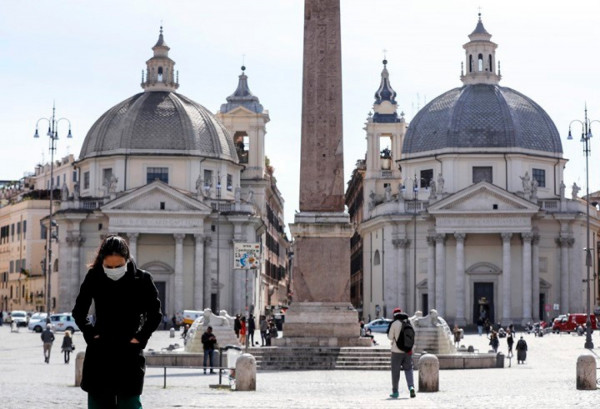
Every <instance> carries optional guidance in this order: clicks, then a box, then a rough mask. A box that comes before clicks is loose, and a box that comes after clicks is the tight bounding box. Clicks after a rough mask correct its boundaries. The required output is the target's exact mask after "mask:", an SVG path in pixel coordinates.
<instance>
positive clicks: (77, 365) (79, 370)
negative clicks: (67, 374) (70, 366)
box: [75, 351, 85, 386]
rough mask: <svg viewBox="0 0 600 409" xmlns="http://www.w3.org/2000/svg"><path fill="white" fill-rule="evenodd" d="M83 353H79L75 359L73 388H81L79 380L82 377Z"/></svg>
mask: <svg viewBox="0 0 600 409" xmlns="http://www.w3.org/2000/svg"><path fill="white" fill-rule="evenodd" d="M84 358H85V352H83V351H80V352H78V353H77V357H75V386H81V378H82V376H83V360H84Z"/></svg>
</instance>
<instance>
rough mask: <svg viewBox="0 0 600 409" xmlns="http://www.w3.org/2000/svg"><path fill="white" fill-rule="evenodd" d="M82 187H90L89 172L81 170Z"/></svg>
mask: <svg viewBox="0 0 600 409" xmlns="http://www.w3.org/2000/svg"><path fill="white" fill-rule="evenodd" d="M83 188H84V189H89V188H90V172H89V171H88V172H83Z"/></svg>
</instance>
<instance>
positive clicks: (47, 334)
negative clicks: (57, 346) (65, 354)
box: [42, 324, 54, 364]
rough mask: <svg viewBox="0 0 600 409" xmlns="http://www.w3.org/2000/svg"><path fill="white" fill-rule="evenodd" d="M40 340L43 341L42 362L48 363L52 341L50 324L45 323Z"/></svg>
mask: <svg viewBox="0 0 600 409" xmlns="http://www.w3.org/2000/svg"><path fill="white" fill-rule="evenodd" d="M42 342H43V343H44V362H46V363H47V364H49V363H50V351H51V350H52V343H53V342H54V333H53V332H52V326H51V325H50V324H46V329H45V330H44V331H43V332H42Z"/></svg>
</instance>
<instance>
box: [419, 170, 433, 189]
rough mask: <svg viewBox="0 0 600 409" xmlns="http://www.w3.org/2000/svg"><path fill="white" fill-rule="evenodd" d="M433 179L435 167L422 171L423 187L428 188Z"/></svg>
mask: <svg viewBox="0 0 600 409" xmlns="http://www.w3.org/2000/svg"><path fill="white" fill-rule="evenodd" d="M432 180H433V169H425V170H422V171H421V188H428V187H429V184H430V183H431V181H432Z"/></svg>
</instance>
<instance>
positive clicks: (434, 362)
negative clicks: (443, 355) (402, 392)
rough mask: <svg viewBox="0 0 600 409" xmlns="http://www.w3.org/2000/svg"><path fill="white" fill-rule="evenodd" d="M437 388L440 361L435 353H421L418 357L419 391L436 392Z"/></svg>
mask: <svg viewBox="0 0 600 409" xmlns="http://www.w3.org/2000/svg"><path fill="white" fill-rule="evenodd" d="M439 390H440V361H439V360H438V358H437V356H435V355H432V354H425V355H422V356H421V358H420V359H419V392H438V391H439Z"/></svg>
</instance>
